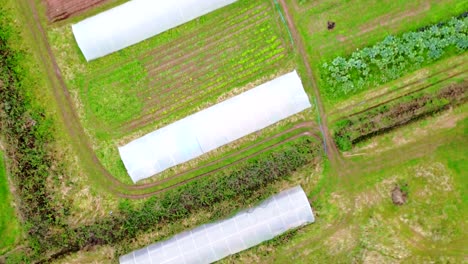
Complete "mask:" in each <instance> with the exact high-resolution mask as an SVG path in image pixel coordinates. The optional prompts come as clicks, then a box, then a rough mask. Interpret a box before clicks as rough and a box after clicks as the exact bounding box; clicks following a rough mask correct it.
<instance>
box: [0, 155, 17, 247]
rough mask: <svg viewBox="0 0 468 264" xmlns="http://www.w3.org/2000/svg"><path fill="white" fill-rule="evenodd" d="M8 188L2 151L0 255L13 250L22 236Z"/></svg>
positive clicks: (0, 169) (0, 159) (0, 161)
mask: <svg viewBox="0 0 468 264" xmlns="http://www.w3.org/2000/svg"><path fill="white" fill-rule="evenodd" d="M8 186H9V184H8V177H7V173H6V168H5V160H4V157H3V153H2V152H1V151H0V238H1V239H0V255H1V254H3V253H5V252H6V251H8V250H9V249H11V248H12V247H13V246H14V245H15V244H16V242H17V241H18V239H19V237H20V234H21V230H20V227H19V223H18V219H17V218H16V214H15V210H14V209H13V207H12V204H11V202H12V201H11V195H10V189H9V187H8Z"/></svg>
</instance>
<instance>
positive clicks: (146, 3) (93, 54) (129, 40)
mask: <svg viewBox="0 0 468 264" xmlns="http://www.w3.org/2000/svg"><path fill="white" fill-rule="evenodd" d="M236 1H237V0H177V1H168V0H133V1H128V2H126V3H124V4H122V5H120V6H117V7H114V8H112V9H110V10H108V11H105V12H102V13H100V14H98V15H95V16H93V17H90V18H87V19H85V20H83V21H81V22H79V23H77V24H75V25H73V26H72V30H73V34H74V35H75V39H76V41H77V43H78V46H79V47H80V49H81V51H82V52H83V55H84V56H85V58H86V60H87V61H90V60H93V59H96V58H99V57H103V56H105V55H107V54H110V53H113V52H115V51H118V50H121V49H124V48H126V47H129V46H131V45H133V44H136V43H138V42H141V41H143V40H145V39H148V38H150V37H153V36H155V35H157V34H159V33H162V32H164V31H166V30H169V29H171V28H174V27H177V26H179V25H182V24H184V23H186V22H188V21H190V20H193V19H195V18H197V17H200V16H203V15H205V14H208V13H210V12H212V11H214V10H216V9H219V8H221V7H224V6H226V5H229V4H231V3H234V2H236Z"/></svg>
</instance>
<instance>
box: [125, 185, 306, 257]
mask: <svg viewBox="0 0 468 264" xmlns="http://www.w3.org/2000/svg"><path fill="white" fill-rule="evenodd" d="M314 221H315V218H314V215H313V213H312V208H311V207H310V204H309V201H308V199H307V196H306V195H305V193H304V191H303V190H302V188H301V187H300V186H297V187H294V188H292V189H289V190H286V191H283V192H281V193H279V194H277V195H275V196H273V197H271V198H269V199H268V200H266V201H264V202H263V203H261V204H260V205H259V206H257V207H255V208H253V209H249V210H245V211H242V212H240V213H238V214H237V215H235V216H234V217H233V218H230V219H227V220H223V221H219V222H216V223H213V224H207V225H202V226H200V227H197V228H195V229H193V230H191V231H187V232H184V233H181V234H178V235H176V236H174V237H173V238H171V239H169V240H166V241H163V242H159V243H156V244H152V245H150V246H148V247H145V248H143V249H140V250H136V251H133V252H131V253H130V254H127V255H124V256H121V257H120V263H121V264H142V263H160V264H175V263H185V264H188V263H193V264H199V263H200V264H201V263H212V262H215V261H217V260H220V259H222V258H224V257H227V256H229V255H231V254H235V253H237V252H240V251H242V250H245V249H248V248H250V247H253V246H255V245H258V244H260V243H262V242H263V241H266V240H270V239H272V238H274V237H275V236H278V235H280V234H282V233H284V232H286V231H288V230H290V229H292V228H296V227H299V226H302V225H305V224H308V223H313V222H314Z"/></svg>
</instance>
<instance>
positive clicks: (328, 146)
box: [278, 0, 343, 165]
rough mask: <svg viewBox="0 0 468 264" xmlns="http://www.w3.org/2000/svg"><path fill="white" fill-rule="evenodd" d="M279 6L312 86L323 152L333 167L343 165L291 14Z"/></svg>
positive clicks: (283, 2)
mask: <svg viewBox="0 0 468 264" xmlns="http://www.w3.org/2000/svg"><path fill="white" fill-rule="evenodd" d="M278 2H279V4H280V5H281V7H282V9H283V10H284V12H285V18H286V21H287V23H288V26H289V30H290V31H291V34H292V37H293V39H294V42H295V44H296V48H297V50H298V52H299V54H300V56H301V58H302V60H303V62H304V65H305V67H306V70H307V77H309V81H310V83H311V84H312V89H313V92H314V96H315V98H316V104H317V108H318V111H319V115H320V130H321V131H322V134H323V137H324V144H325V151H326V153H327V156H328V158H329V159H330V161H331V162H332V164H333V165H338V164H343V160H342V158H341V156H340V152H339V151H338V148H337V147H336V145H335V142H334V141H333V138H332V136H331V134H330V131H329V129H328V125H327V115H326V113H325V109H324V107H323V104H322V100H321V97H320V91H319V89H318V87H317V82H316V81H315V77H314V74H313V72H312V68H311V67H310V62H309V59H308V56H307V52H306V49H305V46H304V43H303V41H302V38H301V36H300V35H299V32H298V30H297V28H296V25H295V24H294V20H293V18H292V15H291V12H290V10H289V7H288V5H287V4H286V2H285V0H278Z"/></svg>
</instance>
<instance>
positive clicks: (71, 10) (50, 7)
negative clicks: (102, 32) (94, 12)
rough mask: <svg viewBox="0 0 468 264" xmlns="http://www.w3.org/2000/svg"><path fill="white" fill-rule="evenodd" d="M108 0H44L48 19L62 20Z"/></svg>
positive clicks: (53, 20)
mask: <svg viewBox="0 0 468 264" xmlns="http://www.w3.org/2000/svg"><path fill="white" fill-rule="evenodd" d="M108 1H109V0H45V3H46V6H47V17H48V18H49V21H51V22H55V21H60V20H64V19H66V18H68V17H71V16H73V15H75V14H78V13H81V12H84V11H86V10H88V9H90V8H92V7H95V6H98V5H101V4H103V3H105V2H108Z"/></svg>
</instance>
